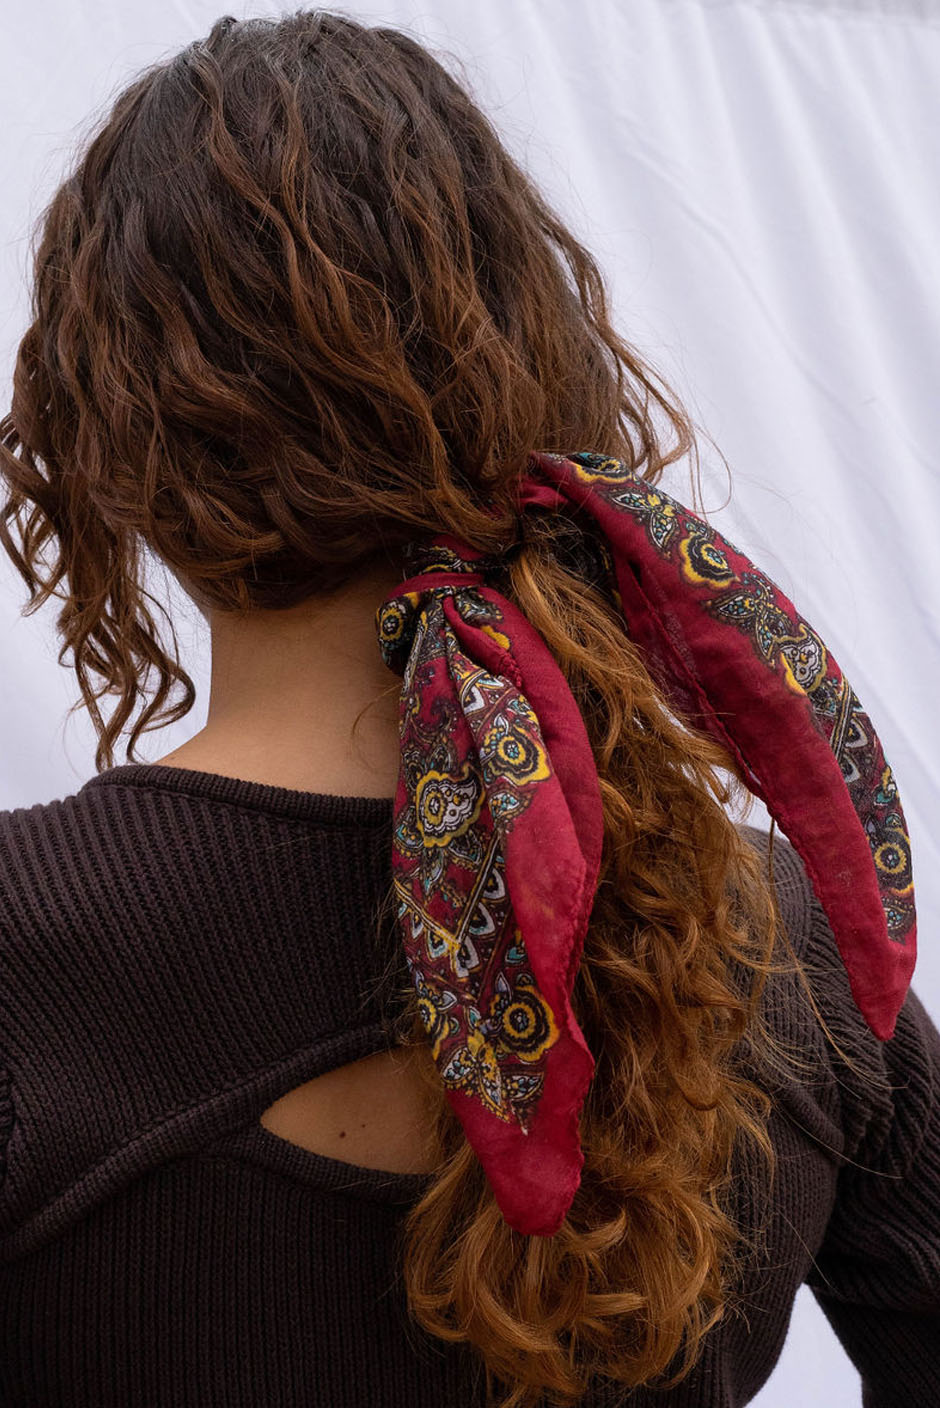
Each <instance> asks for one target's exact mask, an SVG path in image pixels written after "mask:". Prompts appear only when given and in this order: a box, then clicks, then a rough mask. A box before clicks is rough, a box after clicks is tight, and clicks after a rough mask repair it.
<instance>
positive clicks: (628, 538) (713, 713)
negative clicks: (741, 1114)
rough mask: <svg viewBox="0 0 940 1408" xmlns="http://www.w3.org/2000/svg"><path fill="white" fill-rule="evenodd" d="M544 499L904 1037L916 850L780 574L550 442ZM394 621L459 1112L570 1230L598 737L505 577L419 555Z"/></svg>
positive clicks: (860, 987)
mask: <svg viewBox="0 0 940 1408" xmlns="http://www.w3.org/2000/svg"><path fill="white" fill-rule="evenodd" d="M518 500H519V505H520V508H525V507H526V506H527V505H533V506H540V507H543V508H548V509H559V508H561V509H564V510H565V511H567V512H569V513H572V514H575V515H587V517H586V519H585V522H586V523H587V525H588V526H589V527H590V529H591V533H592V534H593V535H594V547H595V549H596V551H595V553H594V557H595V559H596V560H597V561H599V562H600V563H602V565H603V567H604V569H605V571H606V574H607V582H606V585H607V588H608V591H609V593H610V596H611V599H612V600H613V601H614V602H615V603H616V605H617V607H618V609H619V610H620V612H621V613H622V615H623V617H624V626H625V629H626V630H627V631H628V632H629V634H630V636H631V638H633V639H634V640H635V641H636V642H637V643H638V644H639V645H640V647H641V648H642V649H643V650H644V654H645V658H646V660H647V664H648V667H649V669H650V671H651V673H652V674H653V675H654V677H655V678H656V680H657V683H659V685H660V686H661V688H662V689H663V690H664V692H665V693H666V695H667V697H668V698H669V701H670V704H671V707H672V708H673V709H674V710H675V711H676V713H677V714H679V715H680V716H681V717H683V718H684V719H685V720H686V722H688V723H689V724H690V725H692V726H694V727H697V728H699V729H702V730H705V731H707V732H708V733H709V734H711V735H712V736H713V737H715V738H716V739H717V740H718V741H719V742H720V743H721V744H722V746H723V747H724V748H725V749H726V750H727V751H728V752H729V753H730V754H731V756H732V757H733V759H734V760H735V762H736V763H737V765H738V766H739V767H740V769H741V770H742V775H743V776H744V778H745V780H746V781H747V785H748V786H749V787H750V788H751V790H752V791H753V792H754V793H755V795H757V796H759V797H760V798H761V800H762V801H763V802H764V804H765V805H766V807H767V809H768V811H769V812H770V814H771V815H772V816H773V817H774V819H775V820H776V821H777V823H778V824H779V825H780V827H781V829H782V830H783V832H784V833H785V834H786V836H787V838H788V839H789V840H790V842H791V843H792V844H793V846H794V847H795V849H796V850H797V851H798V852H799V854H800V855H801V857H802V859H803V861H804V863H805V864H806V867H807V873H808V874H809V876H810V879H811V881H812V883H813V887H814V890H815V892H816V894H817V896H818V898H819V901H820V903H821V905H822V906H823V908H824V909H825V911H826V914H827V917H828V919H829V921H830V924H831V926H832V929H833V934H834V936H835V939H836V943H837V945H838V948H839V951H840V955H841V957H842V959H843V961H844V963H845V965H846V969H847V972H848V975H849V979H850V985H851V989H852V993H853V997H854V999H855V1001H856V1003H857V1005H858V1007H859V1010H860V1011H861V1012H862V1014H863V1015H864V1017H865V1019H866V1021H867V1022H868V1024H869V1026H870V1028H871V1029H872V1031H873V1032H874V1033H875V1034H876V1035H877V1036H878V1037H879V1038H881V1039H882V1040H886V1039H887V1038H889V1037H890V1036H891V1035H892V1034H893V1030H894V1022H895V1018H896V1015H897V1012H898V1010H899V1009H900V1006H901V1004H902V1002H903V1000H904V996H905V993H906V991H907V988H908V986H909V984H910V978H911V974H912V972H913V968H914V962H915V957H916V923H915V911H914V895H913V879H912V871H911V854H910V840H909V837H908V834H907V830H906V827H905V821H904V814H903V811H902V809H901V803H900V799H899V797H898V791H897V785H896V783H895V781H894V778H893V776H892V773H891V769H890V767H889V766H888V764H887V762H886V761H885V757H884V753H883V751H882V748H881V744H880V742H879V739H878V736H877V734H876V733H875V730H874V728H873V726H872V724H871V720H870V719H869V718H868V716H867V714H865V712H864V710H863V709H862V707H861V704H860V703H859V701H858V698H857V696H856V695H855V693H854V691H853V690H852V688H851V686H850V685H849V684H848V681H847V680H846V679H845V678H844V676H843V675H842V673H841V671H840V670H839V667H838V665H837V664H836V661H835V659H834V658H833V656H832V654H831V652H830V651H829V650H828V648H827V647H826V645H825V643H824V642H823V641H822V639H821V638H820V636H819V635H818V633H817V632H816V631H814V630H813V628H812V627H811V626H810V625H809V623H808V622H806V621H805V620H804V619H803V618H802V617H801V616H800V615H799V613H798V612H797V611H796V608H795V607H794V606H793V604H792V603H791V602H790V601H789V600H788V599H787V598H786V596H785V595H784V594H783V593H782V592H781V591H780V589H779V587H777V586H776V585H775V584H774V583H773V582H772V581H771V580H770V579H769V578H768V577H766V576H765V575H764V574H763V573H762V572H760V570H759V569H758V568H757V567H756V566H755V565H754V564H753V563H752V562H751V561H750V560H749V559H748V558H747V557H745V556H744V554H743V553H741V552H740V551H739V550H738V549H737V548H735V547H734V546H733V545H732V544H731V543H730V542H729V541H728V540H727V539H726V538H723V537H722V536H721V535H720V534H718V533H717V532H716V531H715V530H714V529H713V528H711V527H710V526H709V525H708V524H707V523H706V522H705V521H704V520H703V519H701V518H699V517H697V516H696V515H695V514H693V513H692V512H691V511H690V510H688V509H687V508H685V507H684V506H683V505H682V504H680V503H679V502H678V501H676V500H675V499H672V498H670V497H669V495H667V494H665V493H664V492H663V491H662V490H661V489H658V488H656V487H654V486H653V485H650V484H648V483H646V482H645V481H643V480H642V479H639V478H637V477H635V476H634V475H632V474H631V473H630V472H629V470H628V469H627V467H626V466H625V465H624V464H623V463H622V462H621V461H619V460H615V459H610V458H607V457H604V456H601V455H597V454H592V453H588V452H578V453H575V454H571V455H567V456H562V455H550V454H541V453H538V454H536V453H534V454H533V455H532V456H531V457H530V463H529V467H528V471H527V473H526V474H525V476H524V477H523V479H522V481H521V483H520V484H519V486H518ZM408 561H409V566H410V568H412V569H413V570H412V571H411V575H410V576H409V577H408V579H407V580H406V581H404V582H403V583H402V584H401V585H400V587H399V588H398V589H397V590H396V591H395V593H393V594H392V595H390V596H389V597H387V598H386V600H385V601H384V602H383V603H382V605H381V606H380V607H379V610H378V612H377V613H376V625H377V631H378V637H379V643H380V647H381V650H382V653H383V657H384V659H385V661H386V663H387V664H388V665H389V667H390V668H391V669H393V670H395V671H396V672H397V673H398V674H400V675H401V676H402V679H403V688H402V695H401V706H400V707H401V770H400V774H399V782H398V789H397V794H396V799H395V807H394V833H393V847H392V851H393V853H392V867H393V874H394V882H395V889H396V894H397V898H398V920H399V924H400V929H401V934H402V939H403V943H404V948H405V955H406V958H407V963H408V971H409V973H410V975H411V979H412V981H413V983H414V985H415V990H416V993H417V997H418V1004H419V1010H420V1013H421V1017H422V1020H423V1022H424V1025H425V1027H426V1030H427V1033H428V1037H429V1041H430V1043H431V1050H432V1053H433V1057H434V1060H435V1063H436V1065H437V1068H438V1070H439V1072H440V1076H441V1080H442V1081H443V1084H444V1087H445V1091H446V1094H447V1098H448V1100H449V1102H450V1104H451V1106H452V1107H453V1109H454V1111H455V1113H456V1114H457V1116H458V1118H459V1119H460V1120H461V1123H462V1125H463V1127H464V1130H465V1132H466V1134H467V1138H468V1140H469V1142H470V1143H471V1145H472V1146H473V1148H474V1150H475V1152H476V1153H477V1156H478V1157H479V1158H480V1161H481V1163H482V1165H483V1168H484V1170H485V1172H486V1175H487V1177H488V1179H489V1181H490V1184H491V1186H492V1188H493V1191H494V1195H495V1197H496V1199H497V1201H498V1203H499V1206H500V1208H501V1210H502V1212H503V1215H504V1217H505V1218H506V1221H507V1222H508V1223H509V1224H510V1225H511V1226H512V1227H514V1228H516V1229H517V1230H518V1231H520V1232H525V1233H529V1234H536V1235H552V1234H553V1233H554V1232H556V1231H557V1230H558V1228H559V1227H560V1225H561V1223H562V1221H563V1219H564V1216H565V1214H566V1212H567V1210H568V1208H569V1207H570V1204H571V1199H572V1198H573V1196H574V1193H575V1191H576V1189H577V1186H578V1181H579V1178H580V1171H581V1168H582V1166H583V1154H582V1152H581V1148H580V1141H579V1136H578V1119H579V1115H580V1109H581V1105H582V1103H583V1099H584V1095H585V1093H586V1091H587V1088H588V1085H589V1082H590V1079H591V1076H592V1074H593V1070H594V1062H593V1058H592V1056H591V1053H590V1051H589V1050H588V1047H587V1044H586V1042H585V1040H584V1036H583V1033H582V1032H581V1030H580V1028H579V1027H578V1024H577V1022H576V1021H575V1020H574V1016H573V1014H572V1012H571V1007H570V995H571V991H572V988H573V984H574V977H575V974H576V972H577V966H578V962H579V960H580V956H581V951H582V947H583V941H584V934H585V931H586V928H587V924H588V919H589V916H590V911H591V907H592V905H593V900H594V892H595V887H596V883H597V876H598V872H599V868H600V860H601V846H602V842H603V811H602V807H601V797H600V786H599V781H598V777H597V771H596V766H595V764H594V758H593V753H592V750H591V746H590V741H589V739H588V736H587V732H586V729H585V726H584V722H583V719H582V717H581V714H580V711H579V709H578V707H577V705H576V702H575V700H574V698H573V696H572V695H571V692H570V690H569V689H568V686H567V682H566V681H565V678H564V675H563V674H562V672H561V670H560V668H559V666H558V665H557V663H556V661H555V660H554V657H553V656H552V655H551V653H550V651H549V650H548V648H547V646H546V645H545V643H544V641H543V640H542V638H541V637H540V636H539V635H538V634H537V632H536V631H535V630H534V629H533V627H532V626H531V624H530V623H529V622H528V621H527V620H526V618H525V617H524V616H523V615H522V613H521V612H520V611H519V610H518V609H517V608H516V607H515V606H514V605H513V603H512V602H510V601H509V600H508V598H506V597H505V596H503V595H502V594H501V593H499V592H498V591H496V590H495V589H494V588H493V587H492V586H490V585H488V584H487V575H488V573H490V572H491V571H492V569H493V568H494V567H495V566H496V565H497V564H498V561H499V559H497V558H486V557H484V556H481V555H480V554H478V553H476V552H475V551H474V550H473V549H472V548H470V547H468V546H467V545H466V544H462V543H461V542H460V541H459V540H458V539H456V538H453V537H451V536H449V535H446V534H440V535H438V536H437V537H435V538H434V539H433V541H431V542H430V543H413V544H411V545H410V547H409V553H408Z"/></svg>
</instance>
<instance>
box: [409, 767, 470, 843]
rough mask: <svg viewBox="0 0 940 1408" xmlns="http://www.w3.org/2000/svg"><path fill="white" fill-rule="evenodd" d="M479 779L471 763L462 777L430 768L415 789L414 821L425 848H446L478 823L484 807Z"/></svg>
mask: <svg viewBox="0 0 940 1408" xmlns="http://www.w3.org/2000/svg"><path fill="white" fill-rule="evenodd" d="M483 799H484V791H483V787H482V786H481V784H480V779H479V778H478V776H477V774H476V773H475V772H474V771H473V769H472V768H471V767H470V765H469V764H467V765H465V766H464V769H463V771H462V772H461V774H460V776H459V777H452V776H451V775H450V773H446V772H438V771H436V769H434V768H431V769H430V770H429V771H428V772H426V773H425V774H424V776H423V777H422V778H421V780H420V781H419V783H418V785H417V787H416V788H415V819H416V821H417V825H418V830H419V831H420V832H421V837H422V840H423V841H424V844H425V845H426V846H447V845H449V843H450V842H451V841H452V840H453V838H454V837H455V836H462V835H463V834H464V832H465V831H467V830H469V828H470V827H471V826H472V825H473V823H474V822H475V821H476V819H477V817H478V816H479V815H480V809H481V807H482V806H483Z"/></svg>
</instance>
